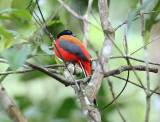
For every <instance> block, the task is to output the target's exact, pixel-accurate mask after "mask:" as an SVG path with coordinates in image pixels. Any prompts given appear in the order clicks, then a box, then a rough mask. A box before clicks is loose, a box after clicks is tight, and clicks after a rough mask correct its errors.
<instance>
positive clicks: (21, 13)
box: [0, 9, 31, 19]
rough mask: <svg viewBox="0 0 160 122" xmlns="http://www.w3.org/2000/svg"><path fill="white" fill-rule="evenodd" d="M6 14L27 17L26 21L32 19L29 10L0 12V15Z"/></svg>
mask: <svg viewBox="0 0 160 122" xmlns="http://www.w3.org/2000/svg"><path fill="white" fill-rule="evenodd" d="M4 13H11V14H15V15H20V16H22V17H25V18H26V19H31V15H30V13H29V12H28V11H27V10H20V9H5V10H1V11H0V14H4Z"/></svg>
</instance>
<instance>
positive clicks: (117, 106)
mask: <svg viewBox="0 0 160 122" xmlns="http://www.w3.org/2000/svg"><path fill="white" fill-rule="evenodd" d="M107 79H108V84H109V86H110V91H111V93H112V97H113V99H115V95H114V92H113V86H112V83H111V81H110V79H109V78H107ZM126 82H127V81H126ZM114 103H115V105H116V109H117V111H118V113H119V115H120V117H121V118H122V120H123V122H126V120H125V118H124V117H123V115H122V113H121V111H120V108H119V105H118V103H117V100H116V99H115V100H114Z"/></svg>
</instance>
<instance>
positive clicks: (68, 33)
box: [57, 30, 76, 39]
mask: <svg viewBox="0 0 160 122" xmlns="http://www.w3.org/2000/svg"><path fill="white" fill-rule="evenodd" d="M63 35H70V36H74V37H75V36H76V35H75V34H73V33H72V31H70V30H64V31H62V32H61V33H59V34H58V35H57V39H58V38H59V37H60V36H63Z"/></svg>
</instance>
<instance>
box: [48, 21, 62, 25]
mask: <svg viewBox="0 0 160 122" xmlns="http://www.w3.org/2000/svg"><path fill="white" fill-rule="evenodd" d="M55 23H56V24H57V23H62V21H61V20H52V21H50V22H49V23H48V24H47V26H51V25H53V24H55Z"/></svg>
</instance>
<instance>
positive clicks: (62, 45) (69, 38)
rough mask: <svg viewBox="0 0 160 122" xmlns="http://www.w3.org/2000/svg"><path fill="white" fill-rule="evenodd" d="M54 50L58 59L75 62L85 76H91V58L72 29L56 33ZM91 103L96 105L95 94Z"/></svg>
mask: <svg viewBox="0 0 160 122" xmlns="http://www.w3.org/2000/svg"><path fill="white" fill-rule="evenodd" d="M57 48H58V50H59V51H58V50H57ZM54 51H55V54H56V56H57V57H59V58H60V59H62V57H63V59H64V60H65V61H67V62H75V63H77V64H78V65H79V66H80V67H81V69H82V71H83V72H84V75H85V77H87V76H91V59H90V56H89V53H88V51H87V49H86V47H85V46H84V45H83V43H82V42H81V41H80V40H79V39H77V38H76V35H75V34H73V33H72V31H70V30H63V31H62V32H61V33H59V34H58V35H57V40H56V46H54ZM59 52H60V53H59ZM61 56H62V57H61ZM93 104H94V105H95V106H98V104H97V100H96V96H95V98H94V99H93Z"/></svg>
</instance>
